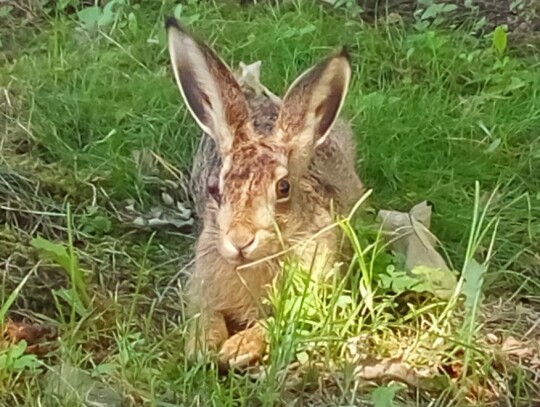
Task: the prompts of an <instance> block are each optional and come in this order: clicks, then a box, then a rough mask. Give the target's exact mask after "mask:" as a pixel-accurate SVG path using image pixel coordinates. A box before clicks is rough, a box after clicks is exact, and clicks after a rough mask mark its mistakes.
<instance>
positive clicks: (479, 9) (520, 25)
mask: <svg viewBox="0 0 540 407" xmlns="http://www.w3.org/2000/svg"><path fill="white" fill-rule="evenodd" d="M429 3H430V1H429V0H423V1H422V0H358V4H359V5H360V6H361V7H362V8H363V9H364V14H365V17H367V18H371V19H373V18H374V17H375V18H380V17H384V16H385V15H388V14H390V13H397V14H399V15H400V16H401V17H402V18H403V19H405V20H409V21H411V20H414V19H415V13H416V14H417V15H421V13H422V11H421V10H423V9H426V7H427V6H426V4H429ZM434 3H445V4H453V5H456V6H457V8H456V9H455V10H454V11H451V12H449V13H447V14H445V15H444V18H445V20H446V21H447V22H449V23H450V24H451V25H454V26H463V25H464V26H471V25H474V22H479V21H481V20H482V19H484V18H485V25H483V27H482V26H481V27H479V31H484V32H490V31H492V30H493V29H494V28H495V27H496V26H498V25H506V26H507V27H508V31H510V32H513V33H516V34H520V35H527V34H534V33H540V16H539V12H540V0H469V1H468V0H440V1H434ZM471 23H472V24H471Z"/></svg>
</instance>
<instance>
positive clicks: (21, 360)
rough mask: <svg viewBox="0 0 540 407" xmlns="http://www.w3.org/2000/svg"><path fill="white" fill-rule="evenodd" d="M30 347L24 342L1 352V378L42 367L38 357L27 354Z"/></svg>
mask: <svg viewBox="0 0 540 407" xmlns="http://www.w3.org/2000/svg"><path fill="white" fill-rule="evenodd" d="M27 347H28V345H27V343H26V341H24V340H22V341H19V342H18V343H16V344H11V345H9V346H8V347H7V348H5V349H1V350H0V378H1V377H2V376H3V375H6V374H7V375H11V374H16V373H19V372H22V371H23V370H26V369H30V370H34V369H37V368H38V367H40V366H41V362H40V361H39V360H38V359H37V357H36V355H32V354H25V352H26V349H27Z"/></svg>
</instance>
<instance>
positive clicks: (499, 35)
mask: <svg viewBox="0 0 540 407" xmlns="http://www.w3.org/2000/svg"><path fill="white" fill-rule="evenodd" d="M507 45H508V35H507V34H506V30H505V29H504V27H503V26H501V25H499V26H497V27H496V28H495V31H493V48H495V50H496V51H497V54H498V55H499V57H500V58H502V57H503V56H504V53H505V52H506V47H507Z"/></svg>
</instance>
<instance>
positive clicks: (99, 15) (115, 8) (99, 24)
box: [77, 0, 128, 30]
mask: <svg viewBox="0 0 540 407" xmlns="http://www.w3.org/2000/svg"><path fill="white" fill-rule="evenodd" d="M127 5H128V1H127V0H110V1H108V2H107V3H106V4H105V5H104V6H103V7H101V6H98V5H94V6H90V7H84V8H82V9H81V10H79V11H78V12H77V17H78V19H79V21H80V22H81V24H82V25H83V27H84V28H85V29H87V30H95V29H100V28H106V27H110V26H112V25H113V24H115V23H116V22H117V21H118V20H119V19H120V18H122V17H123V16H124V12H125V9H126V6H127Z"/></svg>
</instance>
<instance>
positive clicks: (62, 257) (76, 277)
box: [31, 207, 90, 322]
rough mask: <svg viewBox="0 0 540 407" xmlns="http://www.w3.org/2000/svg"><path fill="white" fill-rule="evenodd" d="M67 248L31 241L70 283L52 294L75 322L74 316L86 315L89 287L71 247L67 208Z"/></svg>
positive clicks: (69, 221)
mask: <svg viewBox="0 0 540 407" xmlns="http://www.w3.org/2000/svg"><path fill="white" fill-rule="evenodd" d="M67 221H68V239H69V244H68V247H67V248H66V246H64V245H63V244H60V243H54V242H51V241H50V240H47V239H44V238H42V237H41V236H38V237H37V238H35V239H33V240H32V242H31V244H32V246H33V247H35V248H36V249H38V250H40V252H41V253H42V254H43V255H44V256H45V257H47V258H49V259H51V260H52V261H53V262H54V263H56V264H57V265H59V266H60V267H62V268H63V269H64V270H65V271H66V273H67V274H68V276H69V278H70V281H71V288H69V289H58V290H55V291H54V293H55V295H57V296H58V297H59V298H61V299H63V300H64V301H66V302H67V303H68V304H70V306H71V312H72V314H71V320H72V322H74V321H75V314H78V315H79V316H81V317H84V316H86V315H87V314H88V311H87V310H88V307H89V306H90V294H89V292H90V291H89V286H88V283H87V282H86V276H85V272H84V271H83V269H82V268H81V266H80V264H79V258H78V257H77V254H76V253H75V249H74V247H73V234H72V229H71V211H70V209H69V207H68V212H67Z"/></svg>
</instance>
